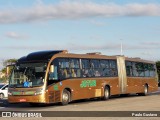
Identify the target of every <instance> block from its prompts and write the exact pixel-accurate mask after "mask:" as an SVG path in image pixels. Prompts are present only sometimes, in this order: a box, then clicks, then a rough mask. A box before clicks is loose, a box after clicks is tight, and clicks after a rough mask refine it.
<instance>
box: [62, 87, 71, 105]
mask: <svg viewBox="0 0 160 120" xmlns="http://www.w3.org/2000/svg"><path fill="white" fill-rule="evenodd" d="M70 96H71V93H70V92H69V91H68V90H66V89H64V90H63V93H62V102H61V104H62V105H67V104H68V103H69V102H70Z"/></svg>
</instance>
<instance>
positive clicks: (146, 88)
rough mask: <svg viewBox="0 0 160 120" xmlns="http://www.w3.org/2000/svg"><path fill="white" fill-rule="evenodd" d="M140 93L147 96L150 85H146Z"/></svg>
mask: <svg viewBox="0 0 160 120" xmlns="http://www.w3.org/2000/svg"><path fill="white" fill-rule="evenodd" d="M138 95H140V96H146V95H148V86H147V85H145V86H144V91H143V93H138Z"/></svg>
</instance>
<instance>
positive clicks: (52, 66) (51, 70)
mask: <svg viewBox="0 0 160 120" xmlns="http://www.w3.org/2000/svg"><path fill="white" fill-rule="evenodd" d="M49 71H50V73H53V72H54V65H51V66H50V70H49Z"/></svg>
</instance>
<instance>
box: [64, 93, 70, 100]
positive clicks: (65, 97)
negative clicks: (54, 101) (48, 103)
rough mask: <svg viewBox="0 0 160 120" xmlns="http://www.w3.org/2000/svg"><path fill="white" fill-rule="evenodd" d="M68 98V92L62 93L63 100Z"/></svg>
mask: <svg viewBox="0 0 160 120" xmlns="http://www.w3.org/2000/svg"><path fill="white" fill-rule="evenodd" d="M68 99H69V96H68V94H67V93H63V101H64V102H67V101H68Z"/></svg>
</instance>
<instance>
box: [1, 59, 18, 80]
mask: <svg viewBox="0 0 160 120" xmlns="http://www.w3.org/2000/svg"><path fill="white" fill-rule="evenodd" d="M16 61H17V59H7V60H5V61H4V62H3V68H2V70H1V72H2V73H4V74H5V77H4V78H2V80H3V82H4V81H6V80H7V79H8V77H9V75H10V73H11V71H12V69H13V65H14V64H15V63H16ZM7 66H8V71H7ZM7 72H8V73H7ZM7 74H8V75H7Z"/></svg>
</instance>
